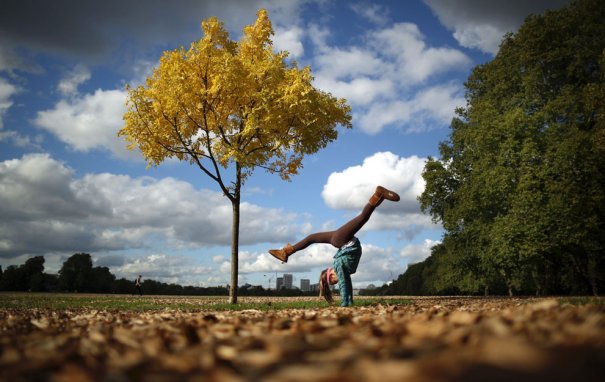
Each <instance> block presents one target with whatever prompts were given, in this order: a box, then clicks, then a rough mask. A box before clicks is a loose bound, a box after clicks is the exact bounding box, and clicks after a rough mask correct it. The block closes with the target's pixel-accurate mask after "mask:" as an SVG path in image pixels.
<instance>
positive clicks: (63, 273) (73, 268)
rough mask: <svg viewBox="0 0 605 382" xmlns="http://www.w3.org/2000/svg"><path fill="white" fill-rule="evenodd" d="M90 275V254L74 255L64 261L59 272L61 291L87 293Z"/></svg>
mask: <svg viewBox="0 0 605 382" xmlns="http://www.w3.org/2000/svg"><path fill="white" fill-rule="evenodd" d="M91 274H92V259H91V257H90V254H88V253H76V254H74V255H72V256H70V257H69V258H68V259H67V260H65V262H64V263H63V266H62V267H61V269H60V270H59V285H60V287H61V289H63V290H67V291H70V292H85V291H88V288H89V279H90V277H91Z"/></svg>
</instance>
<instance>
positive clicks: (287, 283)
mask: <svg viewBox="0 0 605 382" xmlns="http://www.w3.org/2000/svg"><path fill="white" fill-rule="evenodd" d="M284 288H286V289H292V274H291V273H284Z"/></svg>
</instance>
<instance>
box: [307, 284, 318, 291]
mask: <svg viewBox="0 0 605 382" xmlns="http://www.w3.org/2000/svg"><path fill="white" fill-rule="evenodd" d="M309 290H310V291H311V292H319V283H316V284H311V286H310V287H309Z"/></svg>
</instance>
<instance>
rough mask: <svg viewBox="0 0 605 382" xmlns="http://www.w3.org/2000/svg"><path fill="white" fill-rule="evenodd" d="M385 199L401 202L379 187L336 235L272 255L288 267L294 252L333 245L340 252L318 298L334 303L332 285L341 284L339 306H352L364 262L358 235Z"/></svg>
mask: <svg viewBox="0 0 605 382" xmlns="http://www.w3.org/2000/svg"><path fill="white" fill-rule="evenodd" d="M385 199H387V200H391V201H394V202H397V201H399V195H397V194H396V193H395V192H393V191H390V190H387V189H386V188H384V187H382V186H378V187H376V191H375V192H374V195H372V197H371V198H370V200H369V201H368V203H367V204H366V205H365V207H364V208H363V210H362V211H361V213H360V214H359V215H357V216H356V217H355V218H353V219H352V220H350V221H349V222H347V223H346V224H345V225H343V226H342V227H340V228H338V229H337V230H336V231H329V232H318V233H314V234H311V235H309V236H307V237H305V238H304V239H302V240H301V241H299V242H298V243H296V244H294V245H290V244H287V245H286V246H285V247H283V248H282V249H271V250H270V251H269V253H270V254H271V255H272V256H273V257H275V258H277V259H278V260H281V261H282V262H284V263H285V262H288V257H289V256H291V255H292V254H293V253H294V252H298V251H301V250H303V249H305V248H307V247H308V246H309V245H311V244H319V243H324V244H332V245H333V246H334V247H336V248H338V252H336V255H334V264H333V266H332V267H331V268H327V269H324V270H323V271H321V274H320V275H319V295H320V296H323V297H324V298H325V299H326V301H328V302H329V303H330V304H331V303H332V302H333V301H334V299H333V298H332V291H331V290H330V285H332V284H336V283H338V288H339V290H340V306H350V305H352V304H353V286H352V284H351V275H352V274H353V273H355V272H356V271H357V265H358V264H359V259H360V258H361V244H360V243H359V239H358V238H357V237H355V234H356V233H357V232H358V231H359V230H360V229H361V227H363V225H364V224H366V223H367V221H368V220H369V219H370V216H372V212H374V209H376V207H378V206H379V205H380V204H381V203H382V201H383V200H385Z"/></svg>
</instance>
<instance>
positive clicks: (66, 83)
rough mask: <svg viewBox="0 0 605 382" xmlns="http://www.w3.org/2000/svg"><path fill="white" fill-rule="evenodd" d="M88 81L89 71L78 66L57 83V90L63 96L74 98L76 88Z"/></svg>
mask: <svg viewBox="0 0 605 382" xmlns="http://www.w3.org/2000/svg"><path fill="white" fill-rule="evenodd" d="M89 79H90V70H88V68H86V67H85V66H82V65H78V66H76V67H75V68H74V69H73V70H71V71H70V72H69V73H67V75H66V76H65V77H64V78H63V79H62V80H61V81H59V85H57V89H58V90H59V93H61V95H63V96H74V95H76V94H77V93H78V86H80V85H81V84H83V83H84V82H86V81H88V80H89Z"/></svg>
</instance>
